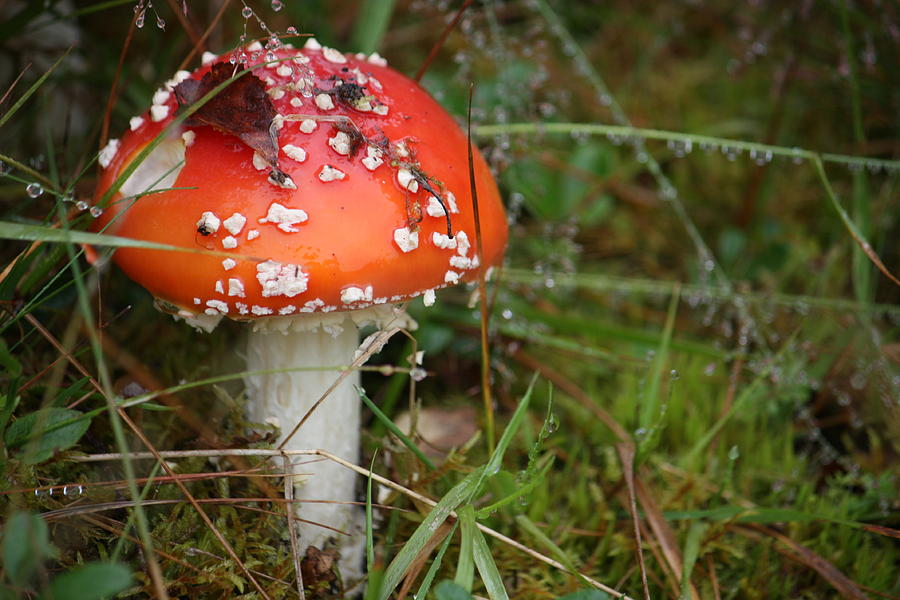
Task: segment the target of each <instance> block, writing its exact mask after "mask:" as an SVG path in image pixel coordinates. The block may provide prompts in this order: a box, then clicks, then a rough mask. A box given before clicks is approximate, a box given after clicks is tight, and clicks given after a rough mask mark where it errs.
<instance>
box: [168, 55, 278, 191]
mask: <svg viewBox="0 0 900 600" xmlns="http://www.w3.org/2000/svg"><path fill="white" fill-rule="evenodd" d="M243 68H245V67H244V65H231V64H228V63H221V62H220V63H216V64H214V65H213V66H212V69H210V70H209V71H208V72H207V73H206V74H205V75H204V76H203V79H201V80H199V81H198V80H196V79H185V80H184V81H182V82H181V83H179V84H178V85H176V86H175V98H177V99H178V104H179V105H181V106H188V105H190V104H193V103H194V102H196V101H198V100H199V99H200V98H202V97H203V96H205V95H206V94H208V93H209V92H210V91H212V90H213V89H214V88H216V87H217V86H219V85H221V84H222V83H224V82H226V81H228V80H229V79H231V77H233V76H234V74H235V73H237V72H238V71H239V70H240V69H243ZM277 114H278V113H277V112H276V111H275V107H274V106H273V105H272V100H271V99H270V98H269V95H268V94H267V93H266V85H265V83H263V81H262V80H261V79H260V78H259V77H256V76H255V75H253V73H248V74H246V75H244V76H243V77H240V78H238V79H236V80H234V81H233V82H231V83H230V84H229V85H228V86H227V87H226V88H225V89H223V90H221V91H220V92H219V93H218V94H216V95H215V96H213V97H212V98H210V99H209V101H208V102H207V103H206V104H204V105H203V106H201V107H200V108H199V109H197V111H196V112H195V113H194V114H192V115H191V116H190V117H189V118H188V119H187V121H186V123H187V124H188V125H209V126H211V127H215V128H216V129H218V130H219V131H223V132H225V133H228V134H230V135H233V136H235V137H237V138H239V139H240V140H241V141H242V142H244V143H245V144H247V145H248V146H250V147H251V148H253V149H254V150H256V151H257V152H259V154H260V156H262V157H263V159H264V160H265V161H266V162H267V163H268V164H269V166H271V167H272V169H273V171H274V172H275V173H276V174H279V175H283V174H282V172H281V169H279V168H278V133H277V132H276V130H275V128H274V127H272V120H273V119H274V118H275V115H277Z"/></svg>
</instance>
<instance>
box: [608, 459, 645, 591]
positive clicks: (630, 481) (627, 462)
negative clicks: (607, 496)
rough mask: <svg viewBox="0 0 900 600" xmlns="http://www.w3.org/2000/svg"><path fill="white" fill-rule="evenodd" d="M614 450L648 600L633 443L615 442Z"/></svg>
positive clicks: (643, 586) (642, 582)
mask: <svg viewBox="0 0 900 600" xmlns="http://www.w3.org/2000/svg"><path fill="white" fill-rule="evenodd" d="M616 452H617V453H618V454H619V460H621V461H622V474H623V476H624V477H625V486H626V488H627V489H628V512H629V513H630V514H631V523H632V525H633V526H634V542H635V547H636V548H637V557H638V565H639V566H640V568H641V587H642V588H643V590H644V600H650V586H649V585H648V584H647V565H646V564H645V563H644V550H643V547H642V544H641V528H640V524H639V521H638V513H637V502H636V501H635V494H634V444H633V443H631V442H622V443H619V444H616Z"/></svg>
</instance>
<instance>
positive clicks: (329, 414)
mask: <svg viewBox="0 0 900 600" xmlns="http://www.w3.org/2000/svg"><path fill="white" fill-rule="evenodd" d="M291 329H293V328H291ZM291 329H289V330H287V331H284V332H282V331H272V330H268V331H251V333H250V336H249V340H248V345H247V368H248V370H250V371H255V370H263V369H290V368H307V369H308V368H310V367H331V368H323V369H321V370H307V371H293V372H287V373H273V374H268V375H252V376H249V377H247V380H246V384H247V396H248V402H247V414H248V417H249V419H250V420H251V421H253V422H257V423H265V422H269V423H275V424H277V425H278V426H279V427H280V428H281V434H280V437H279V442H281V440H282V439H284V437H285V436H286V435H287V434H288V433H290V432H291V430H292V429H293V428H294V426H295V425H296V424H297V423H299V422H300V420H301V419H302V418H303V416H304V415H305V414H306V413H307V411H308V410H309V409H310V408H311V407H312V406H313V404H315V403H316V402H317V401H318V400H319V398H321V397H322V395H323V394H324V393H325V392H326V390H328V388H329V387H330V386H331V385H332V384H333V383H334V382H335V380H336V379H337V378H338V376H339V375H340V369H337V368H334V367H341V366H346V365H348V364H350V362H351V361H352V359H353V354H354V351H355V350H356V348H357V347H358V346H359V332H358V329H357V327H356V324H355V323H354V322H353V321H352V320H351V319H346V320H344V321H343V322H342V323H341V324H340V325H331V326H322V327H316V328H314V329H311V330H307V331H295V330H291ZM355 385H359V372H358V371H357V372H355V373H352V374H351V375H350V376H349V377H347V378H345V379H344V380H343V381H342V382H341V383H340V385H338V386H337V387H336V388H335V389H334V390H333V391H332V392H331V394H330V395H329V396H328V398H327V399H326V400H325V401H324V402H323V403H322V404H321V405H319V407H318V408H317V409H316V410H315V412H314V413H313V414H312V416H310V418H309V419H308V420H307V421H306V423H305V424H304V425H303V427H301V428H300V430H299V431H297V433H296V434H295V435H294V436H293V437H292V438H291V439H290V441H288V443H287V445H286V446H285V449H286V450H299V449H307V448H309V449H322V450H327V451H328V452H330V453H332V454H335V455H337V456H339V457H341V458H343V459H345V460H347V461H350V462H351V463H356V462H358V460H359V431H360V400H359V395H358V393H357V392H356V390H355V389H354V386H355ZM294 472H295V473H298V474H300V475H299V476H296V477H295V487H294V493H295V496H296V498H297V500H300V501H302V500H326V501H331V502H334V503H330V502H314V503H303V502H301V503H300V504H298V508H297V516H298V517H300V518H301V519H304V520H307V521H312V522H313V523H320V524H323V525H328V526H329V527H333V528H336V529H340V530H341V531H344V532H346V533H347V534H349V537H348V536H344V535H340V534H337V533H335V532H334V531H333V530H331V529H326V528H324V527H321V526H319V525H317V524H310V523H303V522H301V523H299V527H298V529H299V533H300V546H301V552H303V551H305V549H306V548H307V547H308V546H316V547H317V548H320V549H321V548H324V547H325V545H326V543H327V542H328V541H329V539H331V538H334V539H335V540H336V541H337V546H338V550H339V551H340V553H341V561H340V567H341V575H342V577H343V579H344V583H345V585H346V584H348V583H352V582H353V581H354V580H356V579H358V578H359V577H360V576H361V575H362V555H363V547H364V546H363V542H364V539H365V536H364V535H363V533H362V529H361V526H362V512H361V510H360V509H359V508H358V507H357V506H353V505H349V504H339V503H342V502H351V501H354V500H357V497H356V480H357V476H356V474H355V473H353V471H351V470H349V469H345V468H344V467H342V466H341V465H339V464H336V463H334V462H332V461H328V460H315V459H312V460H310V459H308V458H307V459H305V460H303V461H302V462H298V463H297V464H296V465H295V467H294Z"/></svg>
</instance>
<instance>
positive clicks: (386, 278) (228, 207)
mask: <svg viewBox="0 0 900 600" xmlns="http://www.w3.org/2000/svg"><path fill="white" fill-rule="evenodd" d="M248 50H250V48H248ZM256 54H259V53H256ZM276 56H277V57H278V58H282V59H283V58H286V57H291V58H292V60H290V61H285V62H280V63H274V64H271V65H269V66H266V67H262V68H259V69H257V70H254V71H253V73H252V75H245V76H244V77H249V76H258V77H259V78H260V79H261V80H262V81H264V82H265V83H264V85H265V87H266V92H267V93H268V95H269V97H270V98H271V99H272V104H273V106H274V108H275V110H276V111H277V113H278V115H279V117H276V122H277V123H279V124H281V127H280V129H278V131H277V132H278V140H277V141H278V146H279V151H278V168H279V169H280V170H281V171H283V172H284V173H285V174H287V175H288V176H289V177H290V179H291V180H292V182H293V185H294V186H296V189H289V187H290V182H288V186H289V187H283V186H281V185H278V184H276V183H274V182H273V181H271V180H270V179H269V172H270V167H269V166H268V165H266V164H265V162H264V161H263V160H262V159H261V157H260V156H259V155H257V156H254V154H255V152H254V150H253V149H251V148H250V147H249V146H248V145H246V144H244V143H243V142H242V141H241V140H240V139H239V138H238V137H236V136H235V135H232V134H231V133H226V132H225V131H220V130H219V129H216V128H214V127H212V126H209V125H192V126H184V125H183V126H181V127H180V128H179V129H178V131H177V132H176V133H174V135H170V137H169V138H168V139H167V140H166V143H167V144H169V146H172V145H173V144H174V145H177V144H181V145H182V146H178V148H179V150H180V148H182V147H183V149H184V163H183V167H182V168H181V170H180V172H178V174H177V178H175V180H174V183H173V184H170V185H171V187H179V188H192V189H179V190H169V191H164V192H159V193H153V194H150V195H146V196H142V197H140V198H139V199H137V200H136V201H133V202H132V201H130V200H127V199H125V200H123V198H122V197H121V193H117V194H116V195H115V196H114V197H113V198H112V199H111V201H110V203H109V206H108V207H106V210H105V212H104V213H103V215H102V216H101V217H100V218H99V219H98V220H97V223H96V225H95V229H96V230H100V229H103V228H105V229H104V232H105V233H109V234H114V235H118V236H125V237H130V238H136V239H141V240H149V241H153V242H160V243H164V244H170V245H174V246H180V247H184V248H197V249H209V250H218V251H225V252H229V253H233V255H234V258H233V259H232V258H228V257H223V256H211V255H208V254H200V253H197V254H193V253H185V252H168V251H159V250H146V249H138V248H120V249H118V250H117V251H116V253H115V255H114V259H115V261H116V262H117V263H118V264H119V266H120V267H121V268H122V269H123V270H124V271H125V272H126V273H127V274H128V275H129V276H130V277H131V278H132V279H134V280H135V281H137V282H138V283H140V284H141V285H143V286H144V287H145V288H147V290H149V291H150V292H151V293H152V294H153V295H154V296H156V297H158V298H160V299H162V300H165V301H167V302H169V303H172V304H174V305H176V306H178V307H180V308H182V309H187V310H189V311H192V312H195V313H203V312H205V313H207V314H211V315H212V314H220V313H221V314H225V315H227V316H229V317H231V318H235V319H244V318H252V317H256V316H264V315H278V314H295V313H301V312H328V311H331V310H352V309H356V308H362V307H365V306H369V305H372V304H382V303H388V302H402V301H405V300H408V299H411V298H414V297H416V296H418V295H421V294H423V293H428V292H429V290H434V289H436V288H440V287H444V286H446V285H451V284H454V283H456V282H458V281H462V280H469V279H472V278H474V277H476V276H477V274H478V272H479V271H480V269H484V268H487V266H489V265H492V264H496V263H497V262H499V260H500V259H501V257H502V254H503V250H504V247H505V245H506V240H507V224H506V216H505V213H504V210H503V205H502V202H501V199H500V195H499V192H498V190H497V186H496V184H495V182H494V179H493V177H492V176H491V173H490V171H489V169H488V166H487V164H486V163H485V161H484V159H483V158H482V157H481V155H480V154H479V153H478V152H477V150H476V154H475V178H476V181H477V186H478V200H479V213H480V221H481V235H482V241H483V246H484V247H483V255H482V257H481V258H482V260H481V264H479V261H478V258H477V256H476V241H475V238H476V235H475V223H474V213H473V209H472V203H471V198H470V193H469V189H470V188H469V174H468V163H467V147H466V146H467V142H466V136H465V134H464V132H463V131H462V130H461V129H460V127H459V126H458V125H457V124H456V122H455V121H454V120H453V118H452V117H451V116H450V115H449V114H447V112H446V111H444V110H443V109H442V108H441V107H440V106H439V105H438V104H437V102H435V101H434V99H432V98H431V96H429V95H428V93H427V92H425V91H424V90H423V89H422V88H421V87H420V86H419V85H418V84H416V83H415V82H413V81H412V80H410V79H408V78H406V77H405V76H403V75H401V74H400V73H398V72H396V71H394V70H392V69H390V68H388V67H387V66H386V65H384V63H383V61H382V60H380V59H378V58H377V56H376V57H374V58H373V57H370V58H369V59H366V57H364V56H362V55H356V56H353V55H344V54H341V53H339V52H336V51H334V50H331V49H329V48H321V47H318V45H317V44H314V43H312V44H307V47H306V48H305V49H303V50H294V49H287V48H283V49H280V50H278V51H277V52H276ZM217 60H219V61H226V62H227V56H223V57H221V58H220V59H217ZM262 60H264V59H262ZM251 62H252V61H251ZM210 66H211V65H210V64H207V65H206V66H204V67H202V68H201V69H198V70H197V71H195V72H194V73H191V74H190V75H189V76H188V74H187V73H182V76H181V77H180V79H182V80H183V79H186V78H188V77H189V78H191V79H194V80H200V79H201V77H202V76H203V75H204V74H205V73H207V72H208V71H209V70H210ZM176 79H179V78H176ZM347 84H350V85H347ZM177 111H178V103H177V101H176V98H175V94H174V93H169V94H166V93H165V90H162V91H160V92H158V93H157V95H156V96H154V107H153V108H152V109H151V111H149V112H148V113H146V114H144V115H142V116H141V117H137V118H135V119H132V130H131V131H129V132H128V133H126V134H125V135H124V136H123V138H122V139H121V142H119V143H118V144H113V145H112V146H111V147H108V148H109V150H107V151H106V156H104V154H103V153H101V164H104V163H105V166H106V168H105V169H104V171H103V173H102V176H101V179H100V185H99V186H98V190H97V194H96V199H97V200H98V201H99V200H100V199H101V198H102V197H103V196H104V194H105V193H106V190H108V189H109V187H110V186H111V185H112V184H113V182H114V181H115V180H116V178H117V177H118V175H119V173H120V172H122V171H123V170H124V169H125V168H126V167H127V166H128V165H129V163H130V162H131V161H132V160H134V158H135V156H136V155H137V154H138V153H139V152H140V151H141V150H142V149H143V148H144V147H145V146H146V145H147V144H148V143H150V142H151V141H152V140H153V139H154V138H155V137H156V136H157V135H158V134H159V133H160V132H161V131H162V130H163V129H164V128H165V127H166V126H167V125H169V124H170V123H171V121H172V119H173V118H174V115H175V114H176V112H177ZM335 117H337V120H335ZM344 117H348V118H349V119H350V120H351V121H347V119H345V118H344ZM282 118H283V119H284V120H283V122H282ZM351 122H352V126H351V125H350V123H351ZM188 132H191V133H188ZM355 132H356V133H361V134H362V137H361V138H360V137H359V136H356V135H354V133H355ZM348 133H349V134H350V135H348ZM354 146H356V147H354ZM161 147H162V146H161ZM152 158H153V155H151V162H152ZM427 188H430V190H431V191H429V189H427ZM126 189H128V186H126ZM129 192H130V193H134V192H135V191H134V190H130V189H129ZM432 192H435V193H436V194H438V196H440V199H441V201H442V202H443V204H444V205H445V206H447V208H448V209H450V214H449V220H450V226H451V227H452V232H453V234H454V237H453V238H449V237H448V236H447V227H448V222H447V218H446V216H445V214H444V211H443V209H442V208H441V205H440V203H438V202H437V200H436V199H435V198H434V197H433V194H432Z"/></svg>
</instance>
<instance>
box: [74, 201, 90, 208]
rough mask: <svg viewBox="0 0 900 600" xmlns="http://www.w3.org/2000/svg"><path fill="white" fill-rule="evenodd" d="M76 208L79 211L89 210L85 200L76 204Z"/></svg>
mask: <svg viewBox="0 0 900 600" xmlns="http://www.w3.org/2000/svg"><path fill="white" fill-rule="evenodd" d="M75 208H77V209H78V210H87V209H88V203H87V202H85V201H84V200H79V201H78V202H76V203H75Z"/></svg>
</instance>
